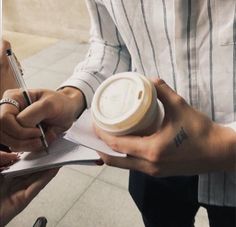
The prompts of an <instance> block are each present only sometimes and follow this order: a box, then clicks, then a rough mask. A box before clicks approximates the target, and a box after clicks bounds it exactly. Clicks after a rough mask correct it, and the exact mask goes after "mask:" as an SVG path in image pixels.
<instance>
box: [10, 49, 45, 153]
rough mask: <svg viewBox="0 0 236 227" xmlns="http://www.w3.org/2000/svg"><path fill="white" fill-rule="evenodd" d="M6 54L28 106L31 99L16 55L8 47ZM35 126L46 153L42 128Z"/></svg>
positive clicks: (38, 125)
mask: <svg viewBox="0 0 236 227" xmlns="http://www.w3.org/2000/svg"><path fill="white" fill-rule="evenodd" d="M6 54H7V57H8V61H9V64H10V66H11V69H12V71H13V75H14V78H15V80H16V82H17V84H18V86H19V88H20V89H21V91H22V94H23V96H24V99H25V102H26V104H27V105H28V106H30V105H31V104H32V100H31V98H30V95H29V92H28V90H27V87H26V84H25V81H24V79H23V72H22V69H21V68H20V67H19V63H18V62H17V60H16V57H15V55H14V53H13V52H12V50H11V49H8V50H7V51H6ZM37 128H39V130H40V132H41V136H40V139H41V141H42V144H43V147H44V149H45V151H46V152H47V153H48V143H47V140H46V136H45V133H44V131H43V128H42V126H41V124H37Z"/></svg>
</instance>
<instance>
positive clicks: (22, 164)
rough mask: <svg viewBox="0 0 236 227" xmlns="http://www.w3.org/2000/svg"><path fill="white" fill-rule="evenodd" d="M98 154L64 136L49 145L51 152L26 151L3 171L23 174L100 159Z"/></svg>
mask: <svg viewBox="0 0 236 227" xmlns="http://www.w3.org/2000/svg"><path fill="white" fill-rule="evenodd" d="M98 159H99V156H98V154H97V153H96V152H95V151H94V150H91V149H89V148H86V147H84V146H82V145H79V144H76V143H73V142H71V141H68V140H66V139H64V138H59V139H58V140H56V141H55V142H53V143H52V144H51V145H50V147H49V153H48V154H47V153H46V152H44V151H41V152H35V153H30V152H24V153H22V154H21V156H20V160H19V161H18V162H17V163H15V164H14V165H12V166H10V168H9V169H8V170H5V171H3V172H2V174H4V175H22V174H24V173H27V172H33V170H34V171H36V170H41V169H46V168H48V167H55V166H62V165H65V164H73V163H76V162H79V161H83V162H85V161H91V160H98Z"/></svg>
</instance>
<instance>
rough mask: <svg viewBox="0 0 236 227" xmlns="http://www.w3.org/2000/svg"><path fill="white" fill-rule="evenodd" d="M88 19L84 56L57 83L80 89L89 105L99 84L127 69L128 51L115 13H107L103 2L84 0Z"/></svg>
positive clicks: (128, 65) (128, 66) (88, 105)
mask: <svg viewBox="0 0 236 227" xmlns="http://www.w3.org/2000/svg"><path fill="white" fill-rule="evenodd" d="M87 6H88V10H89V14H90V19H91V31H90V36H91V38H90V48H89V50H88V53H87V56H86V58H85V60H84V61H83V62H81V63H79V64H78V65H77V66H76V68H75V70H74V73H73V74H72V76H71V77H69V79H68V80H66V81H65V82H64V83H63V84H62V85H61V86H60V87H61V88H62V87H67V86H72V87H76V88H78V89H80V90H81V91H82V92H83V94H84V96H85V99H86V104H87V108H89V107H90V106H91V102H92V98H93V95H94V93H95V91H96V89H97V88H98V86H99V85H100V84H101V83H102V81H104V80H105V79H106V78H108V77H109V76H111V75H113V74H115V73H119V72H124V71H129V69H130V54H129V52H128V50H127V48H126V46H125V44H124V42H123V40H122V38H121V36H120V34H119V32H118V30H117V27H116V19H115V15H110V14H109V12H108V11H107V9H106V8H105V7H104V5H103V4H102V3H99V2H96V1H95V0H87Z"/></svg>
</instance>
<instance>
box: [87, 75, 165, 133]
mask: <svg viewBox="0 0 236 227" xmlns="http://www.w3.org/2000/svg"><path fill="white" fill-rule="evenodd" d="M92 117H93V121H94V123H95V124H96V126H97V127H99V128H101V129H103V130H104V131H106V132H108V133H110V134H113V135H127V134H144V135H148V134H151V133H153V132H155V131H156V130H157V128H158V127H159V126H160V124H161V121H162V118H163V117H162V114H161V110H160V106H159V104H158V102H157V95H156V90H155V87H154V85H153V83H152V82H151V81H149V80H148V79H147V78H146V77H144V76H142V75H140V74H138V73H133V72H125V73H120V74H116V75H114V76H112V77H110V78H108V79H107V80H105V81H104V82H103V83H102V84H101V85H100V86H99V88H98V89H97V91H96V93H95V95H94V98H93V101H92Z"/></svg>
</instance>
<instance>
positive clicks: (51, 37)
mask: <svg viewBox="0 0 236 227" xmlns="http://www.w3.org/2000/svg"><path fill="white" fill-rule="evenodd" d="M89 27H90V21H89V15H88V11H87V8H86V3H85V0H66V1H65V0H3V30H4V38H5V39H6V40H8V41H10V42H11V45H12V48H13V50H14V52H15V53H16V55H17V57H18V59H19V60H20V61H21V64H22V65H23V68H24V72H25V80H26V83H27V85H28V87H29V88H48V89H56V88H58V86H60V84H61V83H62V82H63V81H64V80H65V79H66V78H68V77H69V76H70V75H71V74H72V72H73V68H74V67H75V66H76V65H77V64H78V63H79V62H80V61H82V60H83V59H84V56H85V55H86V52H87V50H88V47H89V45H88V40H89ZM128 174H129V173H128V171H127V170H120V169H117V168H111V167H108V166H102V167H97V166H81V165H71V166H66V167H63V168H61V170H60V172H59V174H58V175H57V176H56V177H55V178H54V179H53V180H52V181H51V182H50V183H49V185H48V186H47V187H46V188H45V189H44V190H43V191H42V192H41V193H40V194H39V195H38V196H37V197H36V198H35V199H34V200H33V202H32V203H31V204H30V205H29V206H28V207H27V208H26V209H25V210H24V211H23V212H22V213H21V214H19V215H18V216H17V217H16V218H15V219H13V220H12V221H11V222H10V223H9V224H8V225H7V227H16V226H19V227H27V226H32V225H33V223H34V221H35V220H36V219H37V217H39V216H45V217H46V218H47V219H48V225H47V226H49V227H52V226H58V227H130V226H133V227H143V226H144V225H143V223H142V218H141V215H140V213H139V211H138V209H137V208H136V206H135V204H134V202H133V200H132V199H131V197H130V195H129V193H128ZM195 226H196V227H207V226H209V225H208V221H207V217H206V212H205V210H204V209H200V211H199V212H198V215H197V219H196V225H195Z"/></svg>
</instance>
